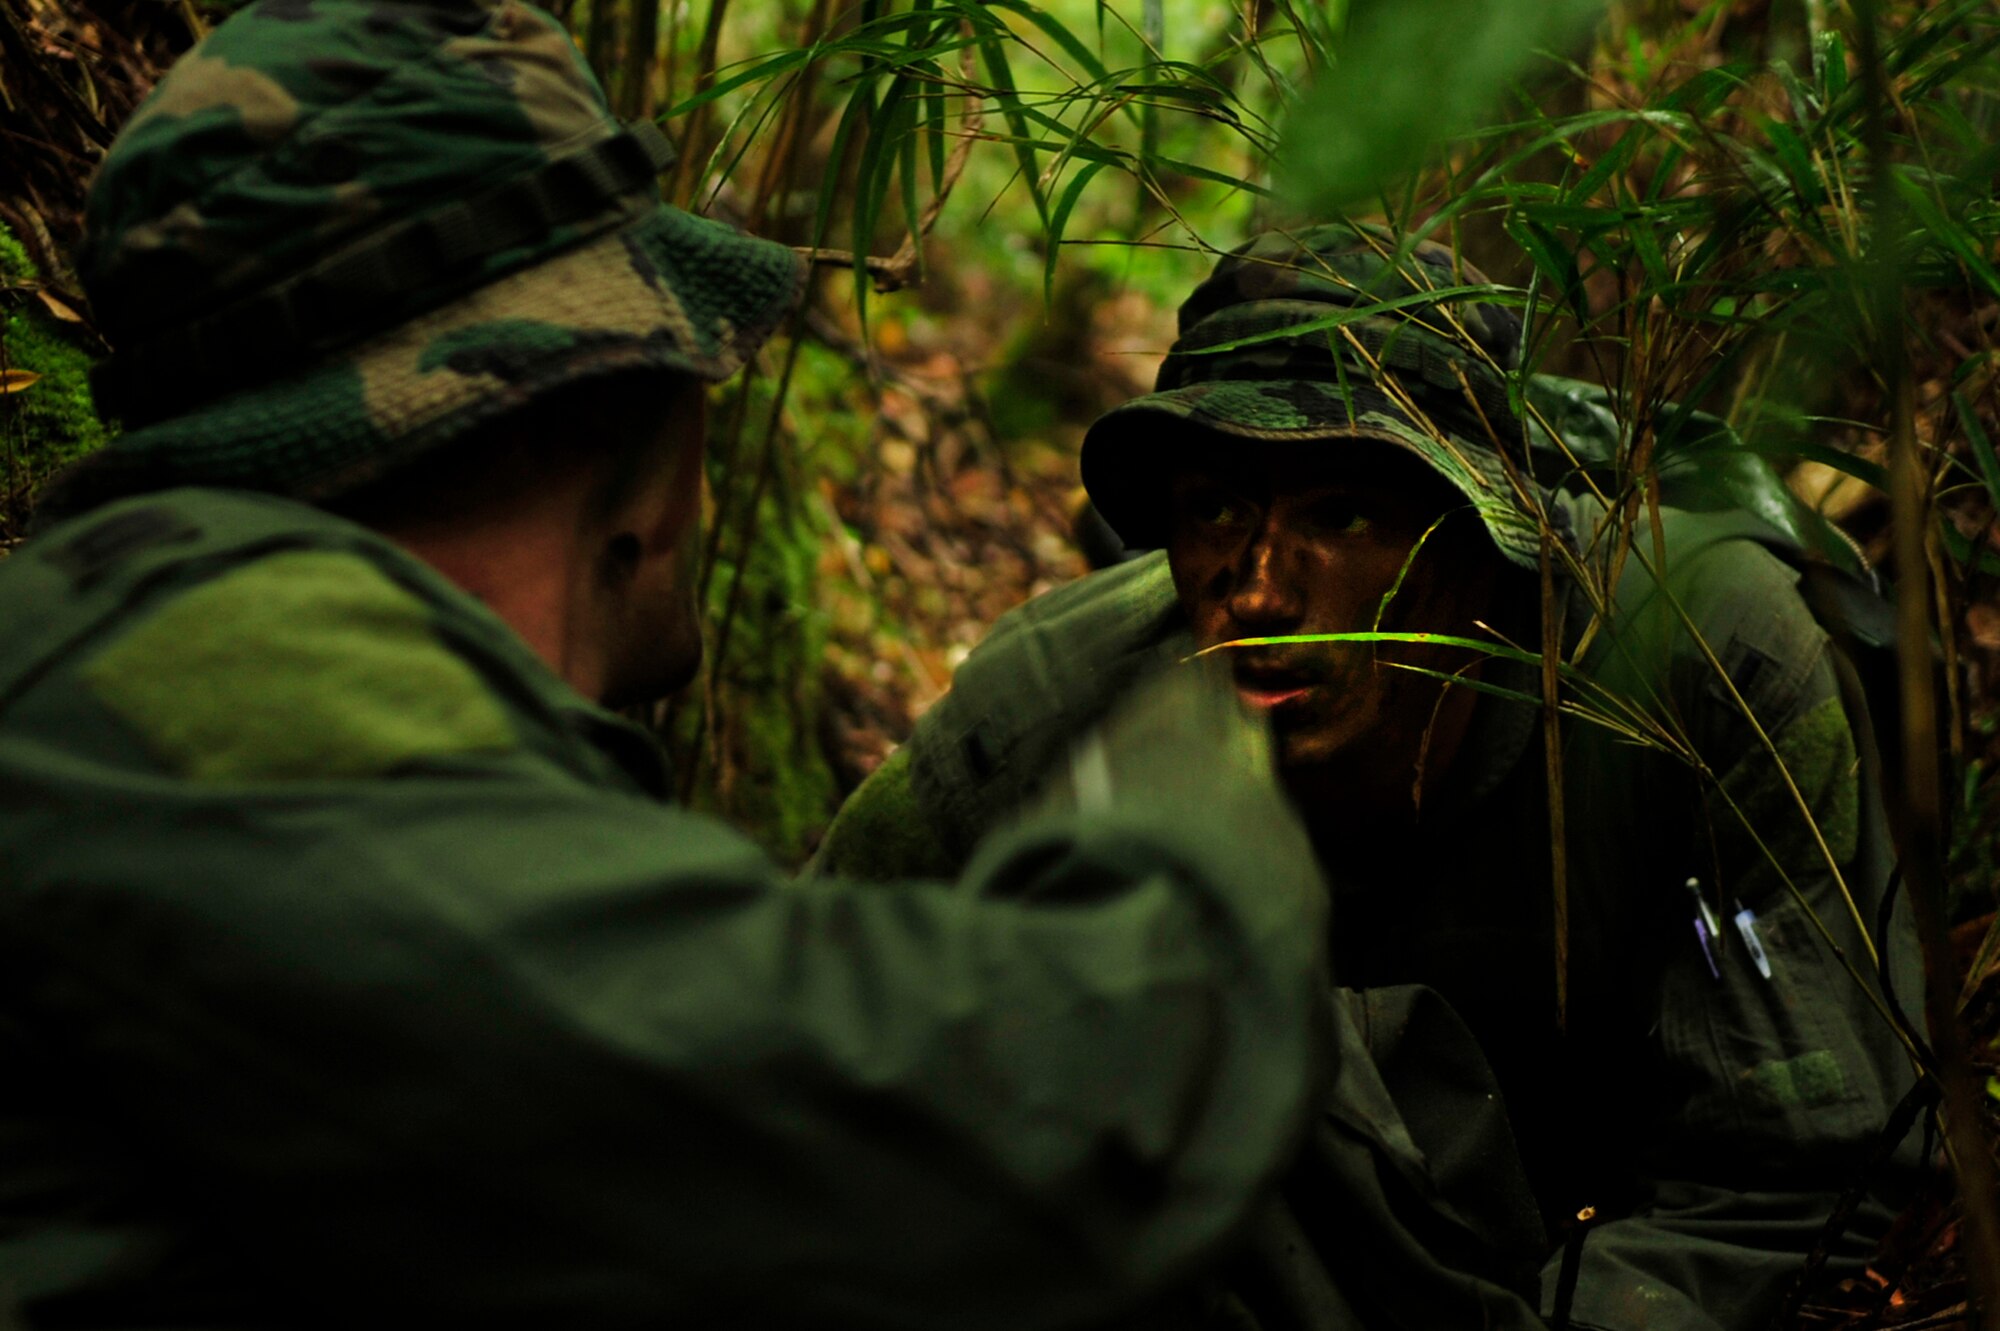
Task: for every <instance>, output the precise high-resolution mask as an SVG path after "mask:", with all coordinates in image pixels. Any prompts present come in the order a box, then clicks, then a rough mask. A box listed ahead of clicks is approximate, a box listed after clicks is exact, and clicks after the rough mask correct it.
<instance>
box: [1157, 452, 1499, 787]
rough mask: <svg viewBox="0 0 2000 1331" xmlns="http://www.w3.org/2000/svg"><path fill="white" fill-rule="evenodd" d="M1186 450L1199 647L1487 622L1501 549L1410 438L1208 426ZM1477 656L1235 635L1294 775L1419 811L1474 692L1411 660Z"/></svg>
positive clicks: (1188, 568)
mask: <svg viewBox="0 0 2000 1331" xmlns="http://www.w3.org/2000/svg"><path fill="white" fill-rule="evenodd" d="M1176 458H1177V460H1176V463H1175V465H1174V466H1173V469H1172V483H1171V487H1170V490H1169V495H1170V499H1169V505H1170V515H1171V516H1170V524H1171V525H1170V533H1169V538H1168V544H1167V552H1168V558H1169V561H1170V562H1171V564H1172V568H1173V576H1174V586H1175V590H1176V591H1177V593H1178V594H1179V597H1180V602H1181V606H1182V608H1183V610H1184V611H1185V612H1186V614H1187V616H1188V620H1189V622H1190V624H1191V625H1192V627H1193V629H1194V634H1195V638H1196V641H1197V642H1198V643H1199V644H1200V645H1201V646H1203V647H1210V646H1214V645H1216V644H1219V643H1227V642H1235V641H1238V640H1241V639H1245V638H1264V637H1285V636H1297V635H1307V634H1322V633H1351V632H1366V631H1369V630H1370V629H1372V628H1374V627H1376V623H1377V618H1378V614H1379V617H1380V629H1381V630H1382V631H1384V632H1438V633H1449V634H1453V635H1459V636H1477V630H1476V629H1475V628H1474V621H1476V620H1479V619H1481V618H1485V617H1486V616H1487V615H1488V613H1489V610H1490V608H1491V604H1492V602H1493V599H1494V591H1495V587H1496V585H1497V583H1498V580H1499V578H1500V576H1501V569H1502V567H1503V565H1502V561H1501V559H1500V557H1499V554H1498V552H1497V551H1495V550H1494V548H1493V546H1492V544H1491V542H1490V541H1489V540H1488V539H1487V538H1486V536H1485V535H1484V533H1483V531H1482V529H1481V528H1480V526H1479V524H1478V521H1477V519H1476V518H1475V517H1474V516H1473V515H1472V514H1471V513H1470V511H1469V510H1468V506H1467V505H1466V504H1465V501H1464V500H1463V499H1462V498H1461V497H1460V496H1458V495H1457V494H1456V493H1455V492H1454V491H1452V490H1450V489H1449V488H1448V487H1446V486H1445V485H1443V483H1442V482H1440V481H1439V480H1438V479H1437V477H1436V476H1435V474H1434V473H1432V472H1431V471H1430V470H1429V469H1428V468H1426V467H1425V466H1424V465H1423V464H1422V463H1421V462H1419V461H1417V460H1416V459H1414V458H1412V457H1410V456H1409V455H1408V454H1406V453H1404V452H1402V451H1401V450H1399V449H1397V448H1394V447H1393V446H1390V445H1387V444H1383V443H1379V442H1376V441H1371V440H1352V441H1341V442H1339V443H1337V444H1333V445H1329V444H1327V443H1325V442H1320V443H1316V444H1308V445H1303V446H1290V447H1286V446H1270V445H1266V446H1246V445H1245V443H1244V441H1242V440H1231V439H1228V438H1226V437H1224V436H1220V435H1215V434H1209V433H1205V432H1203V433H1196V434H1193V435H1191V436H1189V437H1187V438H1186V439H1185V440H1184V441H1183V442H1182V443H1181V444H1180V446H1179V449H1178V450H1177V454H1176ZM1441 518H1442V521H1440V519H1441ZM1433 524H1436V525H1435V527H1434V526H1433ZM1413 552H1414V554H1413ZM1399 579H1400V585H1399ZM1392 589H1393V591H1394V594H1393V596H1392V595H1391V592H1392ZM1385 597H1387V598H1389V599H1388V603H1387V606H1386V608H1384V598H1385ZM1467 655H1468V654H1467V653H1466V652H1464V651H1462V650H1456V649H1451V648H1444V647H1434V646H1430V645H1427V644H1402V643H1393V644H1391V643H1383V644H1376V643H1366V642H1338V643H1290V644H1271V645H1260V646H1252V647H1242V648H1232V649H1230V651H1229V657H1230V663H1231V668H1232V671H1233V673H1234V676H1235V679H1236V684H1237V689H1238V692H1239V694H1240V696H1241V697H1242V699H1243V701H1244V703H1245V704H1246V705H1247V706H1249V707H1251V708H1253V709H1256V710H1258V711H1261V712H1264V713H1266V714H1267V715H1268V716H1269V717H1270V719H1271V723H1272V728H1273V733H1274V735H1275V737H1276V739H1277V743H1278V758H1279V764H1280V766H1281V767H1282V768H1283V769H1284V772H1285V775H1286V777H1287V779H1288V781H1289V782H1291V783H1292V784H1293V785H1294V787H1295V789H1296V788H1297V787H1298V786H1299V785H1301V784H1302V783H1303V784H1306V785H1310V786H1311V787H1312V788H1313V789H1314V790H1315V791H1316V792H1318V793H1323V794H1325V795H1327V796H1329V797H1334V798H1338V799H1340V800H1341V801H1342V802H1343V803H1345V804H1348V805H1350V806H1351V805H1353V804H1354V803H1355V802H1357V801H1359V802H1361V803H1362V804H1364V805H1366V806H1370V807H1374V808H1378V809H1380V810H1382V811H1383V812H1385V813H1391V812H1394V811H1396V810H1398V809H1400V810H1402V811H1403V812H1406V813H1407V812H1408V811H1409V810H1410V809H1411V808H1412V804H1413V798H1414V797H1413V790H1414V789H1415V783H1417V782H1418V781H1419V779H1420V777H1421V780H1422V782H1423V784H1424V786H1425V787H1426V788H1428V787H1430V786H1432V785H1434V783H1435V781H1436V780H1437V779H1438V778H1440V777H1442V775H1443V774H1444V772H1445V771H1446V770H1447V769H1448V767H1449V765H1450V762H1451V759H1452V756H1453V755H1454V754H1455V752H1456V749H1457V745H1458V741H1459V739H1460V737H1461V736H1462V735H1463V733H1464V730H1465V726H1466V724H1467V722H1468V720H1469V719H1470V715H1471V707H1472V702H1473V698H1474V696H1475V695H1474V694H1473V693H1472V692H1471V691H1470V690H1468V689H1446V688H1445V686H1444V685H1443V684H1442V683H1441V682H1439V681H1437V680H1435V679H1433V678H1430V677H1427V676H1424V675H1420V674H1416V673H1414V672H1412V671H1409V670H1403V669H1398V668H1397V663H1400V664H1403V665H1411V666H1417V667H1421V668H1423V669H1428V670H1436V671H1441V672H1444V673H1447V674H1448V673H1451V672H1453V671H1457V670H1461V669H1464V670H1465V671H1466V673H1467V674H1468V675H1470V674H1472V673H1474V672H1475V671H1476V670H1477V666H1476V665H1470V666H1469V665H1468V662H1467V660H1466V658H1467Z"/></svg>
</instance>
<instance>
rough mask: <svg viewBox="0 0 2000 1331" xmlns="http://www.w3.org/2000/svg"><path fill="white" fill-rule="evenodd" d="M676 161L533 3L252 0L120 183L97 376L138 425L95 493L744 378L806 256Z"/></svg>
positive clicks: (109, 215) (78, 481) (102, 195)
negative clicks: (669, 174) (650, 385)
mask: <svg viewBox="0 0 2000 1331" xmlns="http://www.w3.org/2000/svg"><path fill="white" fill-rule="evenodd" d="M671 161H672V151H671V149H670V148H669V147H668V145H667V143H666V140H665V139H664V137H663V136H661V134H660V133H659V131H658V129H657V128H656V127H654V126H652V125H650V124H642V125H632V126H627V125H623V124H620V123H619V122H618V121H617V120H616V119H615V118H614V117H613V116H612V114H611V112H610V110H609V108H608V106H607V105H606V102H605V98H604V94H603V92H602V90H601V89H600V88H599V87H598V85H597V82H596V80H595V79H594V78H593V77H592V75H591V73H590V71H589V69H588V67H587V66H586V65H585V64H584V62H583V60H582V59H581V57H580V55H579V54H578V52H577V49H576V45H575V43H574V42H573V41H571V39H570V37H569V35H568V33H567V32H566V31H565V30H564V28H563V27H562V25H561V24H560V23H558V22H557V21H556V20H555V19H554V18H552V17H550V16H549V15H548V14H545V13H543V12H542V11H540V10H538V9H534V8H532V7H530V6H529V5H526V4H523V3H521V2H520V0H427V2H424V0H418V2H414V3H413V2H411V0H262V3H258V4H255V5H253V6H251V7H250V8H248V9H246V10H244V11H243V12H242V13H240V14H238V15H236V16H235V17H233V18H231V19H230V20H229V21H228V22H226V23H224V24H222V25H221V26H220V27H218V28H217V29H216V30H215V31H214V33H212V34H211V35H210V36H209V37H208V38H207V40H205V41H203V42H202V43H201V44H200V45H199V46H197V47H196V48H195V49H194V50H192V51H190V52H189V53H188V54H187V55H186V56H184V57H183V58H182V59H181V60H180V61H179V63H177V64H176V65H175V66H174V67H173V69H172V70H171V71H169V73H168V74H167V76H166V78H165V79H163V80H162V81H161V83H160V86H159V87H158V88H157V89H156V90H155V91H154V93H153V95H152V96H151V97H150V98H149V99H148V100H147V101H146V102H145V103H144V104H143V105H142V106H141V107H140V108H139V110H138V111H137V112H136V113H134V115H133V117H132V119H131V121H130V122H129V123H128V124H127V125H126V126H125V127H124V130H123V132H122V133H121V134H120V135H119V137H118V140H117V142H116V143H115V144H114V145H113V146H112V149H111V151H110V154H109V155H108V156H107V157H106V159H105V161H104V164H103V167H102V168H101V169H100V171H99V173H98V176H97V179H96V181H95V182H94V184H93V186H92V190H91V195H90V203H89V210H88V214H87V218H86V221H87V237H86V240H85V243H84V246H83V249H82V253H81V263H80V267H81V270H82V273H83V278H84V284H85V286H86V288H87V290H88V291H89V294H90V298H91V304H92V306H93V308H94V309H95V311H96V312H97V315H98V317H99V320H100V322H101V325H102V327H103V329H104V332H105V334H106V337H107V339H108V340H109V341H110V342H111V344H112V347H113V349H114V354H113V356H112V358H111V359H110V360H109V361H108V362H106V363H105V364H104V365H103V366H101V367H100V369H99V372H98V377H97V383H98V386H99V389H100V394H101V397H100V402H101V404H102V406H103V408H104V410H105V413H106V414H107V415H115V416H118V417H122V419H123V420H124V422H125V424H126V425H127V426H128V427H129V428H128V431H127V433H125V434H124V435H122V436H120V437H119V438H118V439H116V440H115V441H113V443H112V444H111V445H110V446H109V447H108V448H107V449H105V450H104V451H103V452H102V453H100V454H98V455H96V456H95V457H93V458H91V459H89V460H87V461H86V462H85V463H83V464H82V465H81V466H80V467H79V468H78V469H77V471H76V472H75V473H74V474H73V475H72V476H71V477H70V478H69V480H68V483H67V489H68V491H69V492H70V494H71V495H72V496H74V495H75V494H76V493H77V492H81V493H82V494H83V495H85V496H87V498H86V499H85V500H84V501H83V502H84V503H85V504H87V503H92V502H97V501H99V500H101V499H104V498H110V497H113V496H115V495H117V494H120V493H131V492H136V491H141V490H150V489H157V488H162V487H165V486H169V485H185V484H195V485H222V486H237V487H242V488H248V489H257V490H265V491H272V492H276V493H281V494H286V495H290V496H293V497H296V498H302V499H309V500H311V499H325V498H329V497H332V496H335V495H338V494H340V493H342V492H344V491H347V490H351V489H353V488H355V487H357V486H360V485H362V484H365V483H367V482H369V481H372V480H374V479H376V478H378V477H380V476H381V475H383V474H384V473H387V472H390V471H393V470H394V469H396V468H398V467H400V466H402V465H404V464H405V463H407V462H409V461H410V460H412V459H413V458H415V457H416V456H418V455H419V454H422V453H424V452H426V451H428V450H430V449H432V448H435V447H436V446H438V445H440V444H442V443H445V442H447V441H449V440H451V439H453V438H456V437H458V436H459V435H461V434H463V433H464V432H465V431H466V429H467V428H468V427H470V426H472V425H473V424H475V423H477V422H479V421H481V420H484V419H487V418H489V417H491V416H494V415H497V414H499V413H501V412H503V411H505V410H508V409H509V408H512V407H515V406H518V405H519V404H521V403H522V402H525V401H527V400H528V399H530V398H532V397H534V396H537V395H538V394H541V393H543V392H546V391H547V390H548V389H550V388H553V387H556V386H558V385H562V384H567V383H572V382H576V381H579V380H584V379H588V378H591V377H595V376H601V375H606V374H611V373H615V372H619V371H625V370H632V369H643V368H653V369H660V370H668V371H678V372H681V373H685V374H689V375H694V376H697V377H699V378H702V379H709V380H716V379H722V378H726V377H727V376H728V375H730V374H732V373H734V372H735V370H736V369H737V368H738V367H740V366H741V365H742V363H743V361H744V359H745V358H746V357H747V356H748V355H750V354H751V352H753V351H754V350H755V348H756V347H757V345H758V344H759V343H760V342H762V341H763V339H764V338H765V337H767V336H768V335H769V334H770V332H771V331H772V329H773V328H774V327H775V326H776V324H777V323H778V321H779V320H780V319H781V318H783V316H784V315H785V313H786V312H787V311H788V310H789V309H790V308H791V306H792V305H793V303H794V302H795V301H796V299H797V296H798V293H799V291H800V288H801V281H802V267H803V265H802V263H801V261H800V260H799V259H798V257H797V256H796V255H794V254H793V253H792V252H791V251H790V250H789V249H787V248H786V247H784V246H781V245H776V244H772V243H770V242H767V241H762V240H755V239H752V238H750V237H747V236H744V235H742V234H740V233H738V232H736V231H734V230H732V229H730V228H729V227H726V226H723V225H721V224H719V223H715V222H710V221H706V220H703V219H700V218H696V217H693V216H690V215H689V214H687V213H685V212H682V211H680V210H678V209H675V208H670V207H666V206H664V205H662V204H661V203H660V196H659V183H658V177H659V173H660V172H661V171H662V170H663V169H664V168H665V167H666V166H667V165H669V164H670V163H671ZM69 503H70V506H72V507H77V506H83V504H79V503H77V502H76V501H75V499H74V498H72V499H70V500H69Z"/></svg>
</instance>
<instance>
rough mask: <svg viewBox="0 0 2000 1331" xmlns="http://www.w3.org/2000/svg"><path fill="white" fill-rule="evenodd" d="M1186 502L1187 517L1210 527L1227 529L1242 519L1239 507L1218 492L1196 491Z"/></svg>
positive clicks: (1225, 495)
mask: <svg viewBox="0 0 2000 1331" xmlns="http://www.w3.org/2000/svg"><path fill="white" fill-rule="evenodd" d="M1186 502H1187V513H1188V516H1189V517H1191V518H1193V519H1194V520H1195V521H1196V522H1202V523H1207V524H1208V525H1210V526H1214V527H1227V526H1230V525H1232V524H1234V523H1236V522H1238V521H1240V520H1241V519H1242V517H1243V509H1242V507H1241V505H1239V504H1237V502H1236V501H1235V500H1234V499H1232V498H1230V497H1229V496H1228V495H1227V494H1225V493H1223V492H1222V491H1220V490H1197V491H1195V492H1194V493H1193V494H1191V495H1189V496H1188V497H1187V501H1186Z"/></svg>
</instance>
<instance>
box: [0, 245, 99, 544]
mask: <svg viewBox="0 0 2000 1331" xmlns="http://www.w3.org/2000/svg"><path fill="white" fill-rule="evenodd" d="M39 292H40V275H39V274H38V273H37V272H36V271H35V266H34V264H33V263H32V262H30V260H29V258H28V254H27V251H26V250H25V249H23V248H22V246H21V244H20V242H19V241H18V240H17V239H16V238H15V237H14V236H13V234H12V233H10V232H9V231H8V230H7V229H6V227H5V226H0V377H5V378H9V379H11V381H12V382H13V384H14V387H13V391H10V392H5V393H0V539H10V538H12V537H14V536H16V535H18V533H19V528H20V526H21V524H22V522H23V521H24V520H25V519H26V517H27V514H28V510H29V508H30V506H31V504H32V502H33V494H34V488H35V486H36V485H38V484H40V483H41V481H42V480H44V479H45V478H46V477H47V476H48V475H49V473H50V472H52V471H54V470H56V469H57V468H58V467H60V466H62V465H63V464H64V463H66V462H69V461H71V460H73V459H75V458H79V457H82V456H83V455H84V454H86V453H89V452H91V451H92V450H93V449H96V448H98V447H100V446H101V445H102V444H103V443H104V441H105V440H106V439H107V438H109V437H110V433H111V432H110V430H109V429H108V428H107V427H106V426H105V425H104V424H103V422H101V421H99V420H98V418H97V412H96V409H95V408H94V407H93V406H92V403H91V396H90V364H91V353H90V351H89V350H88V349H87V347H86V346H85V345H84V337H83V335H82V334H81V333H80V332H75V331H72V327H73V326H72V325H71V324H70V323H69V322H67V321H65V320H63V319H61V318H58V317H57V315H56V314H55V313H54V312H53V310H52V309H51V308H50V306H49V305H48V304H47V303H45V302H44V301H43V300H42V299H41V296H40V294H39ZM9 372H12V373H11V375H9ZM22 372H25V373H26V374H30V375H34V376H37V377H36V378H35V379H34V380H33V381H32V382H23V381H22V380H23V375H22Z"/></svg>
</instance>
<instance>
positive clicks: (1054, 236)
mask: <svg viewBox="0 0 2000 1331" xmlns="http://www.w3.org/2000/svg"><path fill="white" fill-rule="evenodd" d="M1106 165H1107V163H1104V162H1085V163H1084V164H1083V165H1082V166H1080V167H1078V168H1077V169H1076V171H1075V172H1074V173H1073V174H1071V176H1070V178H1069V183H1068V184H1066V185H1064V186H1063V192H1062V194H1061V195H1059V196H1058V197H1057V199H1056V206H1055V211H1054V212H1052V213H1050V214H1049V253H1048V258H1047V259H1046V261H1045V262H1044V266H1043V269H1042V301H1043V303H1044V304H1052V303H1053V302H1054V301H1055V290H1056V260H1057V259H1058V258H1059V257H1060V256H1061V254H1062V239H1063V231H1064V229H1065V228H1067V227H1068V225H1069V215H1070V214H1071V213H1072V212H1074V211H1075V210H1076V201H1077V200H1078V199H1079V198H1081V197H1082V196H1083V188H1084V186H1086V185H1088V184H1089V183H1090V178H1091V177H1092V176H1094V175H1096V174H1097V173H1098V172H1099V171H1102V170H1103V169H1104V168H1105V166H1106Z"/></svg>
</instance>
